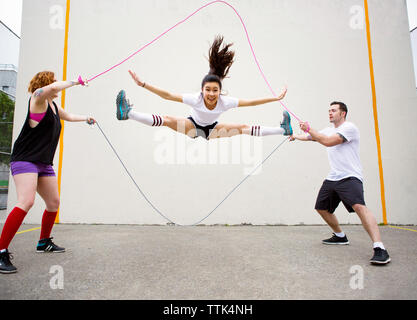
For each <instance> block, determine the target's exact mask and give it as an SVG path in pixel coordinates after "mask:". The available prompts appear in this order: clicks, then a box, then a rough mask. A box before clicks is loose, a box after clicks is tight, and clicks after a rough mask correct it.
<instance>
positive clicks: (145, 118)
mask: <svg viewBox="0 0 417 320" xmlns="http://www.w3.org/2000/svg"><path fill="white" fill-rule="evenodd" d="M128 117H129V119H132V120H136V121H139V122H141V123H143V124H146V125H148V126H152V127H160V126H162V125H163V124H164V119H163V118H162V117H161V116H157V115H155V114H147V113H140V112H137V111H134V110H130V111H129V114H128Z"/></svg>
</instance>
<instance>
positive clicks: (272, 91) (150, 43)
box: [78, 0, 310, 226]
mask: <svg viewBox="0 0 417 320" xmlns="http://www.w3.org/2000/svg"><path fill="white" fill-rule="evenodd" d="M215 3H222V4H225V5H227V6H228V7H230V8H231V9H232V10H233V11H234V12H235V14H236V15H237V16H238V18H239V20H240V22H241V23H242V26H243V29H244V31H245V34H246V38H247V40H248V43H249V47H250V49H251V52H252V55H253V58H254V60H255V63H256V65H257V67H258V70H259V72H260V74H261V75H262V78H263V79H264V81H265V83H266V85H267V86H268V88H269V90H270V91H271V93H272V95H273V96H275V97H277V94H276V93H275V91H274V89H272V86H271V85H270V83H269V81H268V79H267V78H266V76H265V74H264V72H263V71H262V68H261V66H260V64H259V61H258V59H257V57H256V54H255V51H254V49H253V46H252V42H251V41H250V38H249V33H248V30H247V28H246V25H245V22H244V21H243V19H242V17H241V16H240V14H239V13H238V12H237V10H236V9H235V8H234V7H233V6H232V5H230V4H229V3H227V2H226V1H222V0H215V1H212V2H209V3H207V4H205V5H203V6H201V7H200V8H198V9H197V10H195V11H194V12H192V13H191V14H189V15H188V16H187V17H185V18H184V19H183V20H181V21H179V22H177V23H176V24H175V25H173V26H172V27H170V28H169V29H167V30H165V31H164V32H163V33H161V34H160V35H158V36H157V37H156V38H154V39H153V40H152V41H150V42H148V43H147V44H145V45H144V46H142V47H141V48H140V49H139V50H137V51H136V52H134V53H132V54H131V55H129V56H128V57H127V58H126V59H124V60H122V61H121V62H119V63H117V64H115V65H114V66H112V67H110V68H109V69H107V70H105V71H103V72H101V73H99V74H97V75H95V76H93V77H91V78H90V79H88V80H86V81H83V79H82V78H81V76H79V77H78V81H79V83H80V84H81V85H83V86H84V85H87V84H88V83H89V82H90V81H93V80H95V79H96V78H98V77H100V76H102V75H104V74H106V73H108V72H109V71H111V70H113V69H114V68H117V67H118V66H120V65H122V64H123V63H125V62H126V61H127V60H129V59H131V58H132V57H133V56H135V55H137V54H138V53H139V52H141V51H142V50H144V49H145V48H147V47H148V46H150V45H152V44H153V43H155V42H156V41H157V40H159V39H160V38H161V37H163V36H164V35H166V34H167V33H168V32H169V31H171V30H172V29H174V28H176V27H178V26H179V25H181V24H183V23H184V22H186V21H187V20H189V19H190V18H191V17H192V16H194V15H195V14H197V13H198V12H199V11H201V10H203V9H204V8H206V7H208V6H210V5H212V4H215ZM279 103H280V104H281V105H282V106H283V107H284V109H285V110H287V111H288V112H289V113H290V114H291V115H292V116H293V117H294V118H295V119H297V120H298V122H301V120H300V118H299V117H297V116H296V115H295V114H294V113H293V112H292V111H291V110H289V109H288V108H287V107H286V106H285V105H284V104H283V103H282V101H281V100H279ZM96 124H97V127H98V128H99V130H100V132H101V133H102V135H103V137H104V138H105V139H106V141H107V143H108V144H109V146H110V147H111V149H112V150H113V152H114V154H115V155H116V156H117V158H118V159H119V161H120V163H121V164H122V166H123V168H124V169H125V171H126V173H127V174H128V176H129V177H130V179H131V180H132V182H133V183H134V184H135V186H136V188H137V189H138V191H139V192H140V193H141V195H142V196H143V198H144V199H145V200H146V201H147V202H148V204H149V205H150V206H151V207H152V208H153V209H154V210H155V211H156V212H157V213H158V214H159V215H160V216H161V217H163V218H164V219H165V220H167V221H168V222H169V223H171V224H174V225H179V226H181V225H180V224H177V223H175V222H173V221H172V220H170V219H169V218H168V217H167V216H166V215H165V214H163V213H162V212H161V211H160V210H159V209H158V208H157V207H156V206H155V205H154V204H153V203H152V202H151V201H150V200H149V198H148V197H147V196H146V195H145V194H144V192H143V191H142V190H141V188H140V187H139V185H138V184H137V183H136V181H135V179H134V178H133V177H132V175H131V174H130V172H129V170H128V169H127V167H126V166H125V164H124V163H123V161H122V159H121V158H120V157H119V155H118V153H117V151H116V149H115V148H114V147H113V145H112V143H111V142H110V140H109V139H108V138H107V136H106V134H105V133H104V131H103V129H102V128H101V126H100V125H99V123H98V122H96ZM307 125H308V123H307ZM308 128H309V129H310V126H309V125H308ZM287 140H288V138H285V139H284V140H283V141H282V142H281V143H280V144H279V145H278V146H277V147H275V148H274V149H273V150H272V152H271V153H270V154H269V155H268V156H267V157H266V158H265V159H264V160H263V161H262V162H261V163H260V164H259V165H257V166H256V167H255V169H254V170H252V171H251V172H250V173H249V174H248V175H247V176H246V177H245V178H244V179H243V180H242V181H241V182H239V183H238V184H237V185H236V186H235V187H234V188H233V189H232V190H231V191H230V192H229V193H227V195H226V196H225V197H224V198H223V200H222V201H220V203H219V204H218V205H217V206H216V207H215V208H214V209H212V210H211V211H210V212H209V213H208V214H207V215H206V216H205V217H204V218H202V219H200V220H199V221H197V222H196V223H193V224H192V225H189V226H195V225H198V224H200V223H201V222H202V221H204V220H205V219H207V218H208V217H209V216H210V215H212V214H213V213H214V212H215V211H216V210H217V209H218V208H219V207H220V206H221V205H222V204H223V202H224V201H225V200H226V199H227V198H229V197H230V195H231V194H232V193H233V192H235V191H236V189H237V188H238V187H239V186H240V185H241V184H243V183H244V182H245V181H246V180H247V179H248V178H249V177H250V176H251V175H252V174H253V173H254V172H256V170H257V169H258V168H259V167H260V166H262V165H263V164H264V163H265V162H266V161H267V160H268V159H269V158H270V157H271V156H272V154H274V153H275V152H276V151H277V150H278V149H279V148H280V147H281V146H282V145H283V144H284V143H285V142H286V141H287Z"/></svg>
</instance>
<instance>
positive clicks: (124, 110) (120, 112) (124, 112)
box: [116, 90, 132, 120]
mask: <svg viewBox="0 0 417 320" xmlns="http://www.w3.org/2000/svg"><path fill="white" fill-rule="evenodd" d="M131 106H132V105H131V104H130V103H129V100H126V92H125V91H124V90H120V92H119V94H118V95H117V98H116V117H117V119H119V120H127V119H129V117H128V114H129V111H130V110H131V109H132V107H131Z"/></svg>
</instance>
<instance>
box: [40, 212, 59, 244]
mask: <svg viewBox="0 0 417 320" xmlns="http://www.w3.org/2000/svg"><path fill="white" fill-rule="evenodd" d="M57 213H58V212H57V211H56V212H49V211H48V210H45V211H44V212H43V216H42V226H41V236H40V239H46V238H49V237H50V236H51V231H52V227H53V226H54V223H55V218H56V215H57Z"/></svg>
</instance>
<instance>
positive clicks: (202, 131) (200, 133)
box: [187, 117, 218, 140]
mask: <svg viewBox="0 0 417 320" xmlns="http://www.w3.org/2000/svg"><path fill="white" fill-rule="evenodd" d="M187 119H189V120H191V122H192V123H193V125H194V127H195V129H196V131H197V133H196V136H195V137H194V139H195V138H198V137H202V138H204V139H207V140H208V139H209V136H210V133H211V131H212V130H213V129H214V127H215V126H217V123H218V122H217V121H216V122H215V123H213V124H210V125H208V126H205V127H203V126H200V125H199V124H197V122H195V120H194V119H193V118H192V117H188V118H187Z"/></svg>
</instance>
